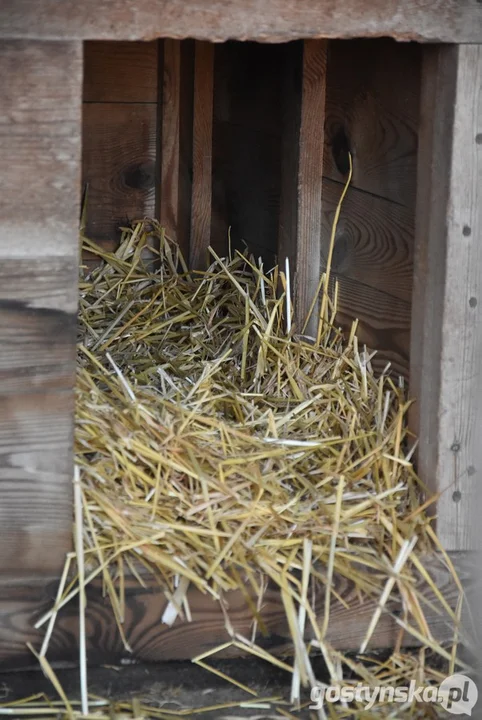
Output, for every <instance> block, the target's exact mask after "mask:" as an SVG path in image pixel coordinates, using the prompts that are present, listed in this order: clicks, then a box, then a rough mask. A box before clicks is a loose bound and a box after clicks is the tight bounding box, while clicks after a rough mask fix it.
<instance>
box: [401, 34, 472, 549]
mask: <svg viewBox="0 0 482 720" xmlns="http://www.w3.org/2000/svg"><path fill="white" fill-rule="evenodd" d="M421 107H422V118H421V129H420V155H419V170H418V172H419V179H418V202H417V225H416V256H415V277H414V299H413V315H412V342H411V355H412V363H411V365H412V368H411V391H412V395H413V396H414V397H416V399H417V403H416V405H415V406H414V412H413V416H412V422H413V426H414V429H415V431H416V432H417V433H418V435H419V436H420V446H419V454H418V470H419V473H420V475H421V476H422V478H423V479H424V481H425V482H426V483H428V485H429V487H430V488H431V490H432V491H438V492H440V493H442V494H441V497H440V499H439V501H438V505H437V514H438V533H439V536H440V538H441V540H442V542H443V544H444V546H445V547H446V548H447V549H454V548H455V549H463V548H466V547H470V546H471V545H473V544H474V538H473V537H472V529H471V528H472V522H471V508H472V507H473V505H474V501H475V493H476V488H477V486H480V483H481V478H482V458H481V443H480V428H481V427H482V403H481V402H480V399H481V397H482V365H481V362H480V358H481V357H482V324H481V315H480V310H479V308H480V303H481V302H482V299H481V293H482V242H481V240H482V46H480V45H478V46H467V47H434V48H427V49H425V51H424V65H423V85H422V102H421Z"/></svg>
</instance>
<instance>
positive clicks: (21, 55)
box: [0, 41, 82, 580]
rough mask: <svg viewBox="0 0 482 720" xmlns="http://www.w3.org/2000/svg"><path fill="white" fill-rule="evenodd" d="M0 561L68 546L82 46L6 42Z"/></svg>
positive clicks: (0, 64)
mask: <svg viewBox="0 0 482 720" xmlns="http://www.w3.org/2000/svg"><path fill="white" fill-rule="evenodd" d="M0 75H1V77H2V78H3V83H2V85H1V87H0V107H1V110H0V156H1V157H2V164H1V170H0V488H1V495H2V501H1V503H0V567H1V568H2V573H3V576H4V577H5V576H7V577H8V575H10V576H15V577H19V576H23V575H24V574H25V573H28V572H32V573H33V572H35V574H36V576H37V578H38V579H39V580H41V578H42V577H43V576H45V575H46V574H52V573H55V572H57V571H59V570H60V568H61V567H62V564H63V559H64V555H65V552H66V551H67V550H68V549H69V547H70V537H71V526H72V509H71V486H72V483H71V478H72V462H73V457H72V440H73V410H74V393H73V388H74V382H75V341H76V308H77V265H78V230H77V228H78V219H79V201H80V139H81V94H82V48H81V45H80V43H50V42H44V43H37V42H17V41H12V42H4V43H2V44H1V46H0Z"/></svg>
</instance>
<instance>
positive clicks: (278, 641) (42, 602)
mask: <svg viewBox="0 0 482 720" xmlns="http://www.w3.org/2000/svg"><path fill="white" fill-rule="evenodd" d="M452 560H453V562H454V564H455V566H456V568H457V571H458V573H459V576H460V578H461V579H462V581H467V582H469V583H470V581H471V580H472V578H473V569H474V559H473V558H472V557H471V556H470V555H464V554H463V553H462V554H457V553H455V554H453V555H452ZM424 566H425V568H426V570H427V572H428V573H429V574H430V575H431V577H432V578H433V579H434V581H435V583H436V585H437V587H438V588H439V589H440V591H441V592H442V594H443V596H444V598H445V600H446V601H447V603H448V604H449V605H450V606H451V607H452V608H454V607H455V604H456V602H457V598H458V590H457V587H456V585H455V583H454V581H453V579H452V578H451V577H450V574H449V573H448V572H447V570H446V569H445V567H444V565H443V563H442V562H441V561H440V559H439V558H437V557H436V556H435V555H434V556H427V557H426V559H424ZM145 580H146V587H145V588H142V587H141V586H140V585H139V584H138V582H137V581H136V580H134V579H133V578H130V579H129V578H127V581H126V593H125V597H126V612H125V622H124V630H125V634H126V636H127V639H128V642H129V644H130V645H131V647H132V650H133V652H132V654H130V653H128V652H126V651H125V649H124V648H123V645H122V642H121V639H120V637H119V633H118V631H117V628H116V625H115V621H114V618H113V614H112V611H111V609H110V606H109V601H108V600H107V599H106V598H104V597H103V596H102V588H101V584H100V583H98V584H95V585H94V584H91V585H90V586H89V587H88V588H87V624H86V627H87V631H86V636H87V644H88V660H89V662H90V663H91V664H92V665H95V664H100V663H119V662H122V660H123V659H126V660H127V661H132V659H138V660H144V661H149V662H166V661H170V660H183V659H184V660H185V659H191V658H192V657H194V656H195V655H197V654H199V653H201V652H205V651H207V650H209V649H211V648H214V647H215V646H217V645H219V644H221V643H224V642H226V641H227V640H229V636H228V634H227V632H226V623H225V619H224V615H223V613H222V611H221V608H220V606H219V604H218V602H217V601H215V600H213V599H212V598H211V596H206V595H203V594H202V593H201V592H199V591H197V590H195V589H192V588H191V589H190V590H189V595H188V597H189V606H190V609H191V613H192V622H190V623H188V622H186V621H183V620H182V619H181V618H178V619H177V620H176V622H175V624H174V625H173V626H172V627H167V626H166V625H164V624H163V623H162V620H161V618H162V614H163V611H164V608H165V605H166V601H165V598H164V596H163V595H162V593H161V592H160V590H159V587H158V585H157V583H156V581H155V580H153V579H152V578H149V577H146V579H145ZM56 587H57V583H56V581H52V583H51V584H50V585H48V586H46V587H38V586H36V584H35V583H33V584H30V585H29V584H27V583H25V582H23V583H21V582H17V583H12V582H9V583H5V582H0V667H1V666H3V667H5V666H7V667H9V668H14V667H20V666H22V665H26V664H31V663H32V660H31V655H30V654H29V653H28V651H27V652H26V648H25V642H27V641H30V642H32V643H33V644H34V646H38V645H39V644H40V642H41V638H42V634H41V632H40V631H36V630H34V629H33V624H34V623H35V621H36V619H37V618H39V617H40V616H41V615H42V614H43V612H44V611H45V610H47V609H49V608H50V607H51V606H52V603H53V600H54V598H55V593H56ZM334 587H335V588H336V590H337V592H338V593H339V594H340V595H341V597H342V598H343V600H344V601H345V603H346V607H344V606H343V605H342V604H341V603H340V602H339V601H338V600H334V601H333V602H332V606H331V609H330V623H329V627H328V633H327V640H328V642H330V643H331V644H332V645H333V646H334V647H335V648H336V649H339V650H358V649H359V647H360V644H361V641H362V639H363V637H364V635H365V632H366V630H367V627H368V624H369V622H370V620H371V618H372V615H373V612H374V609H375V606H376V604H375V601H374V600H371V599H369V598H365V600H364V602H363V603H362V602H361V601H360V598H359V597H358V594H357V593H356V592H355V589H354V587H353V585H352V584H351V583H350V582H349V581H347V580H345V579H344V578H341V577H336V576H335V578H334ZM418 588H419V590H420V592H421V593H422V595H423V597H424V598H426V600H428V601H431V602H432V603H433V605H432V607H431V608H430V607H429V605H428V604H426V603H423V607H424V611H425V612H426V617H427V621H428V624H429V627H430V630H431V632H432V634H433V636H434V638H436V639H437V640H439V641H447V640H451V639H452V633H453V628H451V627H450V623H448V622H447V615H446V612H445V611H444V610H443V609H442V608H441V607H440V603H439V601H438V600H437V599H436V598H434V596H433V594H432V592H431V591H430V590H429V588H428V587H427V586H426V585H424V583H423V581H422V579H421V578H420V582H419V584H418ZM311 596H312V595H311V593H310V597H311ZM315 597H317V602H316V604H315V611H316V614H317V617H318V618H319V623H321V622H322V617H323V603H324V590H323V588H320V587H318V589H317V590H315ZM225 602H226V604H227V608H228V614H229V618H230V620H231V622H232V625H233V627H234V628H235V631H237V632H239V633H241V634H243V635H245V636H248V637H249V636H250V632H251V627H252V615H251V611H250V609H249V607H248V605H247V603H246V600H245V598H244V596H243V595H242V593H241V592H239V591H234V592H230V593H227V594H226V595H225ZM386 610H387V612H384V613H383V614H382V617H381V619H380V621H379V623H378V625H377V628H376V630H375V633H374V635H373V638H372V641H371V643H370V647H371V648H378V649H382V648H393V646H394V644H395V641H396V639H397V636H398V625H397V623H396V620H395V619H394V617H395V616H396V615H397V613H399V612H400V611H401V604H400V603H399V602H398V601H397V600H396V599H391V600H390V601H389V602H388V603H387V605H386ZM261 616H262V618H263V620H264V623H265V625H266V628H267V635H266V636H263V635H261V634H259V635H258V637H257V642H258V643H259V644H260V645H261V646H263V647H265V648H266V649H268V650H269V651H270V652H273V653H280V652H284V653H288V654H290V652H291V651H292V645H291V642H290V640H289V637H290V636H289V630H288V627H287V623H286V616H285V611H284V606H283V602H282V600H281V598H280V594H279V591H278V590H277V589H276V588H275V587H269V588H268V590H267V592H266V594H265V596H264V601H263V606H262V611H261ZM306 637H307V639H308V638H311V637H313V630H312V628H310V625H309V624H308V623H307V631H306ZM403 642H404V644H405V645H417V641H416V640H414V639H413V638H411V637H409V636H408V635H406V634H405V635H404V637H403ZM77 643H78V609H77V606H76V603H75V602H74V601H72V603H71V604H70V605H68V606H67V607H66V608H65V609H64V610H62V611H61V612H60V613H59V615H58V617H57V621H56V625H55V630H54V633H53V636H52V639H51V641H50V645H49V659H50V661H51V662H52V661H74V662H75V661H76V659H77ZM236 654H238V655H239V654H240V651H239V650H236V649H235V650H234V652H233V650H228V651H227V652H225V653H223V654H222V655H224V656H226V655H231V656H232V655H236ZM219 656H221V654H220V655H219Z"/></svg>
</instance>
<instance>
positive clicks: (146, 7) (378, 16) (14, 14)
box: [0, 0, 482, 43]
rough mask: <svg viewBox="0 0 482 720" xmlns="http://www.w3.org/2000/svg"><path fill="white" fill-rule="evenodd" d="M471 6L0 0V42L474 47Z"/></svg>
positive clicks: (309, 0)
mask: <svg viewBox="0 0 482 720" xmlns="http://www.w3.org/2000/svg"><path fill="white" fill-rule="evenodd" d="M481 34H482V11H481V8H480V3H478V2H477V0H444V1H443V2H440V0H403V2H402V0H376V2H373V1H369V0H363V1H362V2H360V0H337V2H336V3H334V2H333V0H297V2H293V0H264V1H263V2H261V3H260V2H259V1H258V0H243V1H242V2H241V0H209V2H206V0H171V1H170V2H165V0H116V2H110V1H109V0H102V1H101V2H100V3H99V0H84V2H82V3H78V2H77V0H63V2H61V3H59V2H58V0H3V2H2V4H1V5H0V36H1V37H3V38H9V37H16V38H20V37H25V38H44V39H57V38H59V39H71V38H77V39H82V40H88V39H92V40H146V39H153V38H158V37H172V38H177V39H180V38H186V37H191V38H195V39H197V40H214V41H225V40H228V39H238V40H259V41H270V42H282V41H287V40H294V39H299V38H317V37H325V38H334V37H340V38H350V37H383V36H387V37H388V36H390V37H395V38H396V39H397V40H419V41H429V42H434V41H439V42H456V43H461V42H479V41H480V38H481Z"/></svg>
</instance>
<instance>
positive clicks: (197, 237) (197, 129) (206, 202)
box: [190, 42, 214, 269]
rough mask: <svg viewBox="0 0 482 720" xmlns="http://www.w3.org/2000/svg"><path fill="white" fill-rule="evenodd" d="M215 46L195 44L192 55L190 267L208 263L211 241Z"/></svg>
mask: <svg viewBox="0 0 482 720" xmlns="http://www.w3.org/2000/svg"><path fill="white" fill-rule="evenodd" d="M213 78H214V46H213V45H212V44H210V43H203V42H197V43H196V45H195V55H194V120H193V168H192V205H191V246H190V266H191V267H192V268H194V269H201V268H203V267H205V266H206V263H207V258H208V254H207V249H208V247H209V244H210V240H211V198H212V146H213V93H214V87H213V85H214V81H213Z"/></svg>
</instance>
